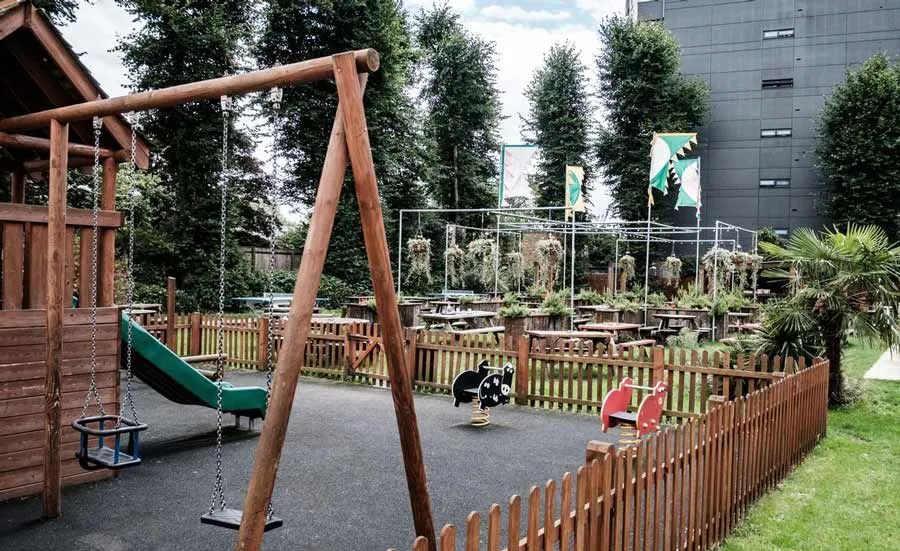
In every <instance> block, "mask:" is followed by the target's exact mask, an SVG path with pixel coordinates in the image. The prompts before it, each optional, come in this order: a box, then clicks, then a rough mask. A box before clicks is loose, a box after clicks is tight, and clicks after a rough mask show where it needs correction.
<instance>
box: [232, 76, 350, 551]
mask: <svg viewBox="0 0 900 551" xmlns="http://www.w3.org/2000/svg"><path fill="white" fill-rule="evenodd" d="M359 78H360V80H359V83H360V90H362V88H363V87H364V86H365V82H366V79H367V75H360V77H359ZM338 103H339V105H340V101H339V102H338ZM346 171H347V146H346V142H345V140H344V120H343V115H342V112H341V109H338V111H337V113H336V114H335V117H334V124H333V126H332V128H331V138H330V139H329V141H328V150H327V151H326V153H325V162H324V164H323V166H322V175H321V177H320V178H319V188H318V191H317V192H316V202H315V205H314V206H313V210H312V217H311V218H310V221H309V230H308V232H307V235H306V244H305V246H304V247H303V256H302V257H301V259H300V267H299V268H298V269H297V281H296V283H295V284H294V294H293V299H292V302H291V311H290V313H289V315H288V319H287V325H286V326H285V327H283V329H282V331H283V333H282V335H283V339H284V340H283V343H282V348H281V352H280V353H279V354H278V368H277V369H276V370H275V378H274V380H273V383H272V395H271V396H270V398H269V408H268V412H267V414H266V420H265V422H264V424H263V431H262V434H261V435H260V437H259V443H258V444H257V447H256V454H255V456H254V459H253V475H252V476H251V477H250V485H249V487H248V488H247V496H246V498H245V499H244V510H243V517H242V519H241V529H240V531H239V532H238V542H237V547H236V548H237V549H238V550H240V551H251V550H252V551H256V550H258V549H259V548H260V547H261V545H262V537H263V529H264V528H265V522H266V515H267V512H268V507H269V501H270V500H271V499H272V490H273V489H274V487H275V477H276V474H277V473H278V462H279V459H280V458H281V449H282V447H284V438H285V435H286V434H287V427H288V421H289V420H290V417H291V406H292V405H293V403H294V392H295V391H296V388H297V380H298V379H299V377H300V368H301V367H302V366H303V363H304V349H305V347H306V341H307V339H308V337H309V330H310V324H311V321H312V314H313V308H314V307H315V305H316V294H317V293H318V292H319V281H320V280H321V279H322V269H323V268H324V266H325V255H326V253H327V252H328V243H329V241H330V240H331V230H332V229H333V227H334V217H335V215H336V214H337V204H338V199H340V196H341V188H342V187H343V185H344V175H345V174H346ZM313 282H315V284H313Z"/></svg>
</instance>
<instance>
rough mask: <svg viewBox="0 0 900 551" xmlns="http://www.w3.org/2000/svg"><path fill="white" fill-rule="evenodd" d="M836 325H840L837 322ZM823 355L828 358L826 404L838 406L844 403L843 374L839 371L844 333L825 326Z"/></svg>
mask: <svg viewBox="0 0 900 551" xmlns="http://www.w3.org/2000/svg"><path fill="white" fill-rule="evenodd" d="M837 327H838V328H839V327H840V324H839V323H838V325H837ZM825 329H826V330H825V357H826V358H827V359H828V363H829V366H828V405H829V406H840V405H842V404H844V403H845V401H846V400H845V397H844V374H843V372H842V371H841V355H842V354H843V345H844V335H843V332H842V331H841V330H840V329H837V328H836V329H835V330H829V329H830V328H828V327H827V326H826V327H825Z"/></svg>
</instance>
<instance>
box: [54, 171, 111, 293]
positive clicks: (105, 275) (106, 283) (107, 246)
mask: <svg viewBox="0 0 900 551" xmlns="http://www.w3.org/2000/svg"><path fill="white" fill-rule="evenodd" d="M118 173H119V165H118V164H116V161H115V160H114V159H112V158H107V159H105V160H104V161H103V181H102V186H101V191H100V209H101V210H108V211H113V210H116V177H117V176H118ZM98 238H99V243H98V249H99V251H98V254H99V258H98V263H97V269H98V270H99V272H100V273H98V274H97V282H98V288H97V306H101V307H102V306H112V305H113V303H114V302H115V297H114V296H113V295H114V287H115V278H116V230H114V229H110V228H105V229H102V230H100V235H99V236H98ZM67 291H71V289H68V290H67Z"/></svg>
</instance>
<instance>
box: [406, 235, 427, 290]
mask: <svg viewBox="0 0 900 551" xmlns="http://www.w3.org/2000/svg"><path fill="white" fill-rule="evenodd" d="M406 251H407V255H408V256H409V272H407V274H406V284H407V285H409V286H410V287H412V288H413V289H423V288H427V286H428V285H430V284H431V241H429V240H427V239H425V238H424V237H422V236H418V237H413V238H412V239H409V240H407V241H406Z"/></svg>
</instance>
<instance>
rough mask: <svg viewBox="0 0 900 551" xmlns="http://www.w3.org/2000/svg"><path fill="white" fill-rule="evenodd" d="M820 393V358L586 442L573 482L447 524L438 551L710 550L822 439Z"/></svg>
mask: <svg viewBox="0 0 900 551" xmlns="http://www.w3.org/2000/svg"><path fill="white" fill-rule="evenodd" d="M827 392H828V362H827V361H817V362H815V363H814V364H813V365H812V366H811V367H809V368H808V369H802V370H801V371H799V372H798V373H796V374H793V375H787V376H783V375H782V374H780V373H776V374H774V380H773V383H772V384H771V385H769V386H767V387H765V388H762V389H758V390H755V391H753V392H751V393H750V394H748V395H746V396H741V397H738V398H737V399H736V400H733V401H726V402H724V403H722V404H721V405H716V406H715V407H713V408H712V409H710V411H708V412H706V413H703V414H701V415H699V416H697V417H694V418H691V419H689V420H687V421H686V422H684V423H682V424H680V425H677V426H670V427H668V428H666V429H664V430H663V431H661V432H659V433H656V434H652V435H650V436H649V437H648V438H646V439H644V440H642V441H641V442H640V443H639V444H637V445H636V446H629V447H625V448H621V449H619V450H615V449H614V448H613V447H612V446H610V445H601V444H600V443H595V442H592V443H591V444H590V445H589V446H588V449H587V454H586V456H587V457H586V462H585V464H584V465H583V466H581V467H579V468H578V471H577V472H576V474H575V476H574V477H573V475H572V474H571V473H565V474H564V475H563V476H562V478H561V479H560V481H559V482H557V481H554V480H551V481H549V482H547V483H546V484H542V485H535V486H532V488H531V491H530V492H529V495H528V498H527V500H523V499H522V498H521V497H520V496H512V497H511V498H509V500H507V502H506V515H505V519H504V515H503V514H502V508H501V506H500V505H497V504H494V505H492V506H491V507H490V509H489V510H488V513H487V515H485V516H482V515H481V514H480V513H478V512H472V513H470V514H469V515H468V517H467V519H466V525H465V528H464V531H463V532H461V533H458V531H457V528H456V526H454V525H452V524H448V525H445V526H444V528H443V529H442V530H441V532H440V540H439V542H438V543H439V545H438V549H441V550H445V549H446V550H452V549H456V548H457V547H456V544H457V539H459V540H462V542H463V543H464V548H465V549H483V548H486V549H487V551H500V550H501V549H503V550H506V551H511V550H516V551H520V550H532V549H542V550H555V549H559V550H560V551H563V550H570V549H586V550H591V551H594V550H598V551H625V550H637V549H641V550H650V549H652V550H654V551H659V550H662V551H675V550H686V549H689V550H697V551H705V550H707V549H713V548H715V547H716V546H717V545H718V544H720V543H721V542H722V541H723V540H724V539H725V538H726V537H727V536H728V535H729V534H730V533H731V532H732V531H733V530H734V528H735V526H736V525H737V523H738V522H739V521H740V520H741V519H742V518H744V516H745V515H746V514H747V511H748V508H749V507H750V506H751V505H752V504H753V503H754V502H755V501H756V500H757V499H759V497H760V496H762V495H763V494H764V493H765V492H767V491H769V490H771V489H773V488H774V487H775V486H776V485H777V484H778V483H779V482H780V481H781V480H783V479H784V478H785V477H786V476H787V475H788V474H789V473H790V471H791V470H792V469H793V467H794V466H796V465H797V464H798V463H800V461H802V459H803V458H804V457H805V455H806V454H807V453H808V452H809V451H810V450H812V449H813V448H814V447H815V445H816V443H817V442H818V441H819V439H821V438H822V437H823V436H824V435H825V430H826V420H827V404H828V396H827ZM573 491H574V495H573ZM557 511H561V514H558V513H557ZM482 519H484V522H482ZM483 530H484V532H483ZM483 534H484V535H483ZM482 543H484V544H485V546H483V545H482ZM412 549H413V551H423V550H425V549H428V542H427V541H426V540H425V539H424V538H418V539H417V540H416V541H415V543H414V544H413V546H412Z"/></svg>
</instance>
